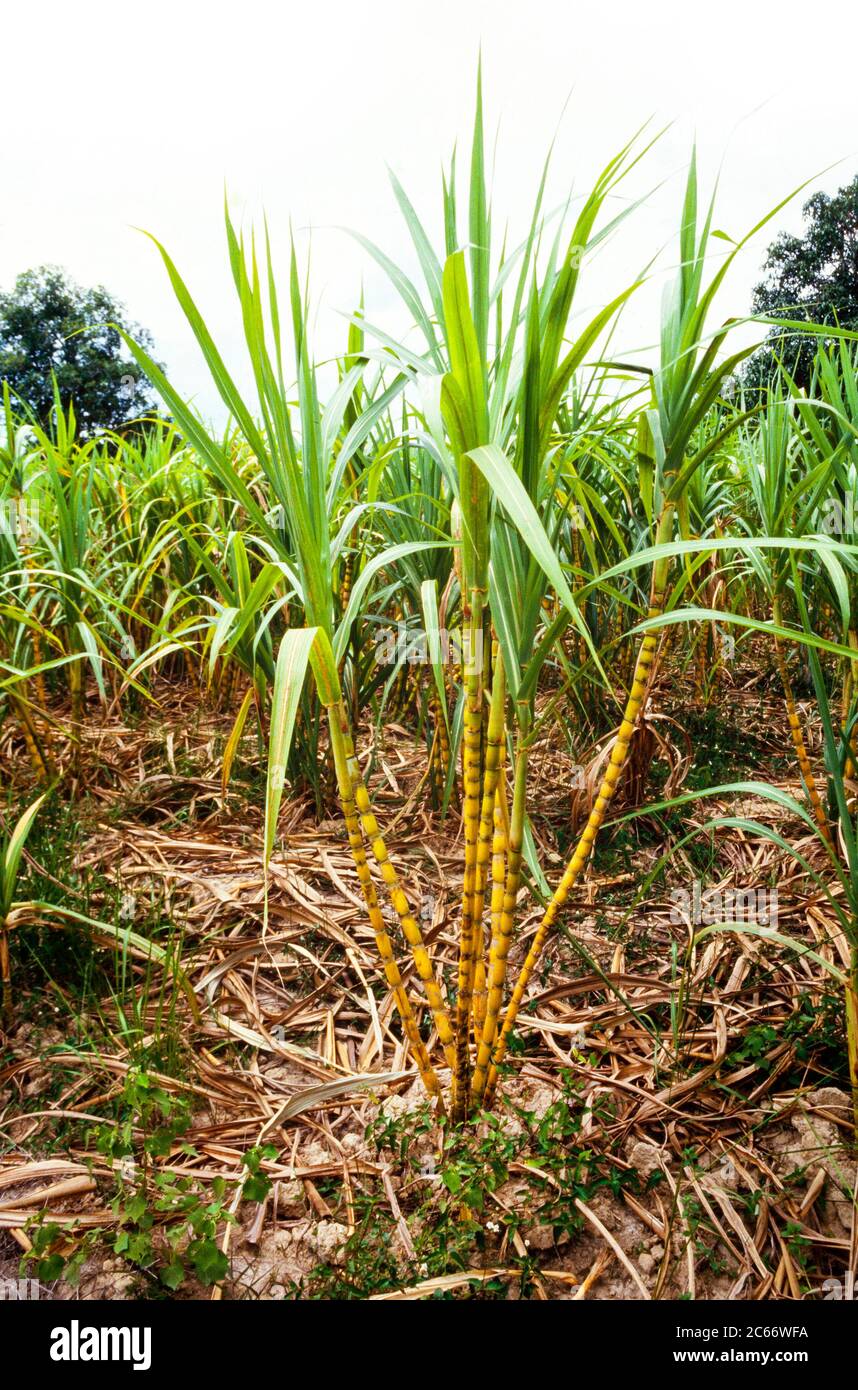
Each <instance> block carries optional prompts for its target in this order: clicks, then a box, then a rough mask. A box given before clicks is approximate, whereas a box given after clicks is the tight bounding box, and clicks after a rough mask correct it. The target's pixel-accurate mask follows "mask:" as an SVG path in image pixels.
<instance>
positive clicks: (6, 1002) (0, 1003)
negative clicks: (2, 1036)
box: [0, 921, 12, 1020]
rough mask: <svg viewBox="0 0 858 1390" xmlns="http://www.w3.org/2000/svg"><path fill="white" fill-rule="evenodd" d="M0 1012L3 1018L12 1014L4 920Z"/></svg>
mask: <svg viewBox="0 0 858 1390" xmlns="http://www.w3.org/2000/svg"><path fill="white" fill-rule="evenodd" d="M0 1013H2V1016H3V1019H4V1020H8V1019H10V1018H11V1016H12V958H11V954H10V952H9V932H8V929H7V926H6V922H5V921H4V922H3V925H2V927H0Z"/></svg>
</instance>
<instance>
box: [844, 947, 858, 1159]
mask: <svg viewBox="0 0 858 1390" xmlns="http://www.w3.org/2000/svg"><path fill="white" fill-rule="evenodd" d="M845 1004H846V1050H847V1054H848V1057H849V1081H850V1084H851V1087H852V1116H853V1121H854V1124H855V1133H856V1135H858V950H856V949H854V948H853V951H852V967H851V971H850V978H849V980H848V982H847V985H846V998H845Z"/></svg>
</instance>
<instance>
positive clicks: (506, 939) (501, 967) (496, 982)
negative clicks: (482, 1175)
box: [471, 747, 528, 1105]
mask: <svg viewBox="0 0 858 1390" xmlns="http://www.w3.org/2000/svg"><path fill="white" fill-rule="evenodd" d="M527 756H528V755H527V748H526V747H521V748H519V750H518V754H517V757H516V764H515V786H514V788H513V796H512V814H511V815H510V819H509V829H508V830H505V829H504V826H503V811H502V808H501V806H500V801H501V797H500V796H498V803H499V804H498V807H497V809H498V811H499V812H500V814H499V815H498V819H497V821H496V822H495V846H496V849H497V850H498V854H497V858H498V859H499V858H500V853H499V844H500V841H501V839H502V840H503V843H504V844H505V845H506V851H507V855H506V879H505V881H504V882H503V884H502V886H501V885H500V884H499V883H498V881H497V878H494V881H493V886H492V915H493V916H494V912H495V909H496V907H497V904H498V900H500V911H499V919H498V926H497V931H496V932H495V931H494V930H493V932H492V944H491V950H490V952H489V979H488V998H487V1000H486V1018H485V1023H484V1024H483V1033H482V1037H481V1039H480V1045H479V1048H478V1050H477V1061H476V1065H475V1067H474V1076H473V1081H472V1084H471V1100H472V1103H473V1104H475V1105H476V1104H479V1102H480V1100H481V1098H482V1096H483V1093H484V1092H485V1089H486V1081H487V1077H488V1072H489V1063H490V1061H491V1056H492V1048H493V1047H494V1041H495V1034H496V1033H497V1027H498V1020H499V1018H500V1010H501V1004H502V1003H503V990H504V984H505V981H506V968H507V957H508V955H509V948H510V944H511V942H512V931H513V927H514V925H515V911H516V905H517V903H518V890H519V887H520V885H521V860H522V847H523V845H524V816H525V805H526V800H527ZM500 868H501V866H500V865H496V866H494V865H493V874H497V873H498V872H499V869H500Z"/></svg>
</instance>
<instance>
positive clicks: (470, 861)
mask: <svg viewBox="0 0 858 1390" xmlns="http://www.w3.org/2000/svg"><path fill="white" fill-rule="evenodd" d="M482 611H483V596H482V594H481V593H480V592H479V590H477V589H475V590H473V591H472V594H471V603H470V612H469V614H468V619H469V621H468V626H467V629H466V631H467V633H468V645H467V650H466V652H465V711H464V724H463V735H462V746H463V764H462V777H463V783H464V797H463V809H462V818H463V826H464V838H465V873H464V880H463V884H462V925H461V931H460V935H459V971H458V988H457V993H456V1066H455V1070H454V1076H453V1118H454V1120H460V1119H462V1118H463V1116H464V1113H465V1110H466V1108H467V1100H468V1093H469V1088H470V1084H471V1059H470V1044H469V1039H470V1030H471V1000H472V996H473V989H474V966H475V962H476V953H477V923H475V921H474V915H473V914H474V889H475V886H476V871H477V842H478V839H479V830H480V808H481V802H480V784H481V770H482V769H481V745H482V729H483V706H482V671H481V664H482V663H481V661H480V655H481V643H482Z"/></svg>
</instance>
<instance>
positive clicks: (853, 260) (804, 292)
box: [745, 178, 858, 387]
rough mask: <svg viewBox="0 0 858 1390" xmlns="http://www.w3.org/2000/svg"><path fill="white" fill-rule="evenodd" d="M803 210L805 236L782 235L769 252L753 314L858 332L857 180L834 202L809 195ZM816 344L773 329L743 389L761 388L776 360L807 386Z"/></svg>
mask: <svg viewBox="0 0 858 1390" xmlns="http://www.w3.org/2000/svg"><path fill="white" fill-rule="evenodd" d="M803 212H804V216H805V220H806V229H805V232H804V235H803V236H793V235H791V234H789V233H787V232H781V234H780V236H779V237H777V239H776V240H775V241H773V242H772V244H771V246H770V247H769V249H768V252H767V254H766V259H765V261H764V262H763V271H764V273H765V279H764V280H763V281H762V282H761V283H760V284H759V285H757V287H756V289H755V290H754V302H753V310H754V313H755V314H771V315H772V316H773V317H775V318H791V319H806V320H807V321H808V322H815V323H832V324H835V323H836V324H838V325H839V326H840V327H841V328H850V329H858V178H855V179H853V181H852V183H850V184H847V185H846V187H845V188H841V189H840V190H839V191H838V192H837V193H836V194H835V195H834V197H833V198H831V197H829V196H828V194H827V193H814V195H813V197H812V198H809V199H808V201H807V202H806V203H805V205H804V208H803ZM819 342H820V340H819V338H818V337H814V336H812V335H810V334H808V335H806V336H805V335H803V334H800V333H795V332H792V333H783V332H781V331H780V330H778V329H773V330H772V332H771V333H770V334H769V337H768V338H767V340H766V342H765V344H764V345H763V347H762V348H761V349H760V351H759V352H756V353H755V354H754V356H753V357H752V358H751V360H750V362H749V364H748V367H747V370H746V372H745V385H746V386H750V387H758V386H762V385H765V384H766V383H767V382H768V381H769V380H770V378H771V376H772V374H773V372H774V371H775V369H776V367H777V363H778V360H781V361H782V362H783V365H784V366H785V367H786V369H787V371H789V372H790V373H791V374H792V375H793V376H795V378H796V380H797V381H798V383H799V385H801V386H807V384H808V382H809V381H810V377H811V371H812V368H813V359H814V355H815V353H816V350H817V348H818V347H819Z"/></svg>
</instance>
